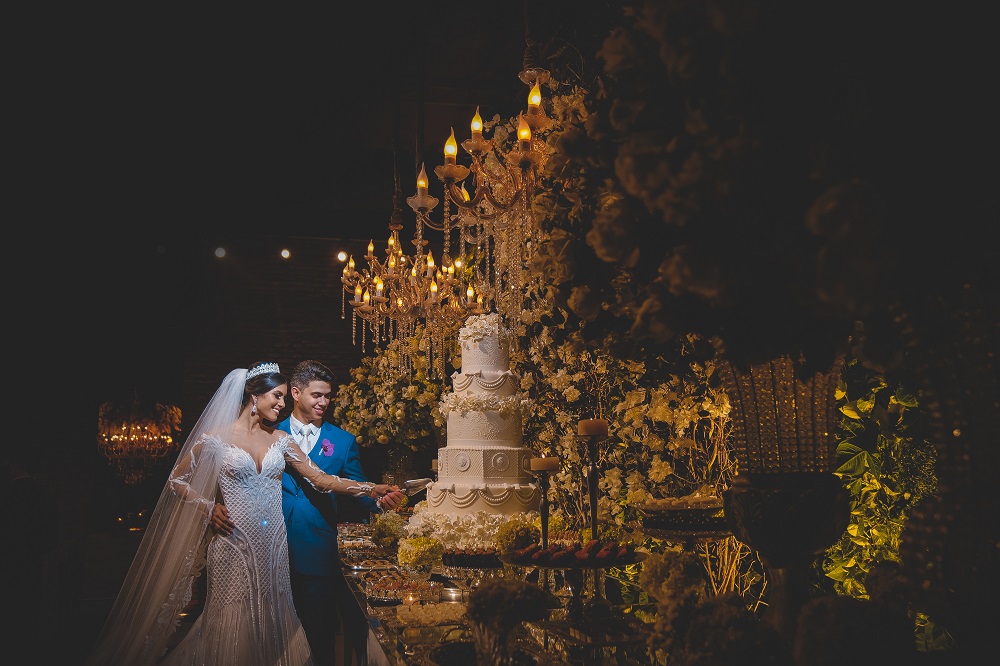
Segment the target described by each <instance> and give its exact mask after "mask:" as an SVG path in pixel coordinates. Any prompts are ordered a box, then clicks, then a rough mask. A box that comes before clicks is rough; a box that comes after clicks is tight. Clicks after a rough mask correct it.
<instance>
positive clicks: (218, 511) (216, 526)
mask: <svg viewBox="0 0 1000 666" xmlns="http://www.w3.org/2000/svg"><path fill="white" fill-rule="evenodd" d="M209 525H211V526H212V530H213V531H214V532H215V533H216V534H219V535H221V536H229V535H230V534H232V533H233V530H234V529H235V528H236V525H235V524H233V521H231V520H229V509H227V508H226V505H225V504H216V505H215V506H214V507H212V518H211V520H209Z"/></svg>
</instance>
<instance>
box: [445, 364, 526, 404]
mask: <svg viewBox="0 0 1000 666" xmlns="http://www.w3.org/2000/svg"><path fill="white" fill-rule="evenodd" d="M451 385H452V388H454V392H455V394H456V395H459V396H464V395H495V396H497V397H498V398H503V397H506V396H509V395H514V393H516V392H517V388H518V386H517V385H518V381H517V378H516V377H515V376H514V373H512V372H511V371H510V370H501V371H495V370H494V371H489V370H481V371H480V372H476V373H472V374H467V373H464V372H455V373H454V374H452V376H451Z"/></svg>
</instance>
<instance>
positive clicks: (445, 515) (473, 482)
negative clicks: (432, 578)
mask: <svg viewBox="0 0 1000 666" xmlns="http://www.w3.org/2000/svg"><path fill="white" fill-rule="evenodd" d="M458 338H459V343H460V344H461V352H462V364H461V370H460V371H456V372H455V373H454V374H453V375H452V387H453V390H452V391H451V392H450V393H448V394H447V395H446V396H445V397H444V399H443V400H442V401H441V411H442V412H443V413H444V414H445V415H446V416H447V419H448V426H447V444H446V445H445V446H444V447H442V448H440V449H439V450H438V480H437V481H436V482H434V483H432V484H430V485H428V486H427V499H426V500H425V502H422V503H421V504H423V505H424V506H419V505H418V506H417V507H416V508H415V512H414V515H413V517H412V518H411V519H410V525H409V527H410V529H409V530H408V531H409V532H410V533H411V534H414V533H422V534H431V535H434V536H438V537H441V536H442V534H441V533H442V532H450V531H452V530H453V529H454V531H455V532H467V531H468V530H467V528H469V527H471V526H473V525H474V527H476V528H483V530H485V532H486V534H483V535H480V536H489V534H490V533H491V534H492V535H494V536H495V534H496V526H497V525H498V524H499V523H500V522H501V521H503V520H505V519H506V518H507V517H509V516H513V515H516V514H526V513H529V512H537V511H538V504H539V500H540V497H541V496H540V494H539V489H538V485H537V484H536V483H533V477H532V476H531V474H530V472H529V471H528V470H529V468H530V464H531V456H532V453H531V450H530V449H527V448H525V447H524V446H523V445H522V423H521V414H522V408H524V407H526V406H527V405H528V404H529V403H528V401H527V400H526V399H525V398H524V397H522V395H521V392H520V390H519V386H518V379H517V378H516V377H515V376H514V374H513V373H512V372H511V370H510V334H509V332H508V331H507V330H506V329H505V328H504V327H503V325H502V322H501V321H500V317H499V315H497V314H495V313H493V314H487V315H474V316H472V317H470V318H469V319H468V320H467V321H466V323H465V325H464V326H463V327H462V329H461V330H460V331H459V334H458ZM478 531H479V530H478V529H475V530H473V532H478ZM468 536H469V538H470V539H469V540H468V541H467V542H466V544H465V545H468V544H469V543H474V542H475V540H476V539H475V538H473V537H474V536H475V535H474V534H472V533H469V534H468ZM486 540H488V539H486ZM446 541H452V539H449V538H446ZM452 545H458V544H451V543H446V546H452Z"/></svg>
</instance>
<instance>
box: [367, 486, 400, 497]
mask: <svg viewBox="0 0 1000 666" xmlns="http://www.w3.org/2000/svg"><path fill="white" fill-rule="evenodd" d="M398 491H399V486H390V485H388V484H385V483H376V484H375V486H374V487H372V489H371V493H370V494H371V496H372V497H374V498H375V499H378V498H380V497H382V496H383V495H388V494H389V493H394V492H398Z"/></svg>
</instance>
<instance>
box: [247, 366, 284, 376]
mask: <svg viewBox="0 0 1000 666" xmlns="http://www.w3.org/2000/svg"><path fill="white" fill-rule="evenodd" d="M269 372H281V370H279V369H278V364H277V363H261V364H260V365H258V366H256V367H254V368H251V369H250V372H248V373H247V379H250V378H252V377H256V376H257V375H266V374H267V373H269Z"/></svg>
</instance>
